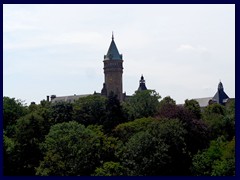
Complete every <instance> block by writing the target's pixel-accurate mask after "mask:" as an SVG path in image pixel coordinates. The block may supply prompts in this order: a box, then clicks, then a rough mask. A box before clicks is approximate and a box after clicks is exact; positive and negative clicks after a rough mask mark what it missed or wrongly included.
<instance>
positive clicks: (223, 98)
mask: <svg viewBox="0 0 240 180" xmlns="http://www.w3.org/2000/svg"><path fill="white" fill-rule="evenodd" d="M228 99H229V97H228V95H227V94H226V93H225V92H224V89H223V84H222V82H221V81H220V82H219V84H218V90H217V92H216V94H215V95H214V96H213V98H212V100H213V101H216V102H217V103H219V104H224V103H226V102H227V100H228Z"/></svg>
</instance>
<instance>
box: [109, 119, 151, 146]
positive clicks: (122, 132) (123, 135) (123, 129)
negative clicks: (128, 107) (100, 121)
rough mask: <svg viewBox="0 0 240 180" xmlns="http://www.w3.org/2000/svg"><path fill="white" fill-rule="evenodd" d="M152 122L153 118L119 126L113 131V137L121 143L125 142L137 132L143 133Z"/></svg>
mask: <svg viewBox="0 0 240 180" xmlns="http://www.w3.org/2000/svg"><path fill="white" fill-rule="evenodd" d="M153 121H155V119H154V118H151V117H148V118H141V119H136V120H134V121H130V122H126V123H122V124H119V125H118V126H117V127H116V128H115V129H114V135H115V136H116V137H118V138H120V139H121V140H122V141H123V142H126V141H128V140H129V139H130V137H131V136H132V135H134V134H136V133H137V132H140V131H145V130H146V129H147V127H148V126H149V124H151V123H152V122H153Z"/></svg>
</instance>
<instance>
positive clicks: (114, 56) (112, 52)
mask: <svg viewBox="0 0 240 180" xmlns="http://www.w3.org/2000/svg"><path fill="white" fill-rule="evenodd" d="M104 60H122V54H119V52H118V49H117V46H116V44H115V42H114V38H113V37H112V42H111V44H110V47H109V49H108V52H107V55H105V56H104Z"/></svg>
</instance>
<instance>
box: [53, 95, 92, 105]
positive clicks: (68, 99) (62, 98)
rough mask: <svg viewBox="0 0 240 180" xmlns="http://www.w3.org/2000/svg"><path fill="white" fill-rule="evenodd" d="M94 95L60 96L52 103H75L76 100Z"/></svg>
mask: <svg viewBox="0 0 240 180" xmlns="http://www.w3.org/2000/svg"><path fill="white" fill-rule="evenodd" d="M90 95H92V94H84V95H71V96H59V97H56V98H54V99H53V100H52V101H51V102H53V103H56V102H74V101H75V100H77V99H79V98H83V97H87V96H90Z"/></svg>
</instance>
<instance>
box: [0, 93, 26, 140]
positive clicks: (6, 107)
mask: <svg viewBox="0 0 240 180" xmlns="http://www.w3.org/2000/svg"><path fill="white" fill-rule="evenodd" d="M26 114H27V108H26V106H25V105H23V102H22V101H21V100H16V99H15V98H9V97H3V128H4V130H5V133H6V134H7V135H8V136H13V133H14V125H15V124H16V122H17V119H18V118H20V117H22V116H24V115H26Z"/></svg>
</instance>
